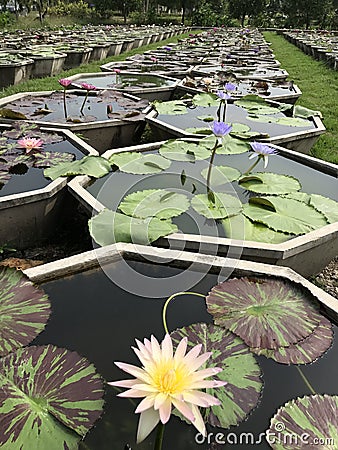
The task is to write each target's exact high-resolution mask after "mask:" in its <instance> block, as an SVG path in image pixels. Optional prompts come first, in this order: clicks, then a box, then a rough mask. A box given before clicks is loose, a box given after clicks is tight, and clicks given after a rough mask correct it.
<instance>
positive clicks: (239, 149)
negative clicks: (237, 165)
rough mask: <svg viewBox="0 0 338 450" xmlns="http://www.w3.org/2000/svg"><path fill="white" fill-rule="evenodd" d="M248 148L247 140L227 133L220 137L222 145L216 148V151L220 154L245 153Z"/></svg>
mask: <svg viewBox="0 0 338 450" xmlns="http://www.w3.org/2000/svg"><path fill="white" fill-rule="evenodd" d="M250 149H251V147H250V144H249V143H248V142H245V141H242V140H241V139H236V138H234V137H232V136H230V135H229V134H228V135H226V136H224V138H223V139H222V146H221V147H218V148H217V150H216V153H218V154H220V155H235V154H240V153H245V152H247V151H249V150H250Z"/></svg>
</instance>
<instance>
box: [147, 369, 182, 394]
mask: <svg viewBox="0 0 338 450" xmlns="http://www.w3.org/2000/svg"><path fill="white" fill-rule="evenodd" d="M182 369H183V368H182V367H181V368H180V367H177V368H175V367H173V365H172V364H170V365H168V364H162V365H160V366H159V367H156V370H155V373H154V378H153V379H154V384H155V386H156V388H157V389H158V391H159V392H162V393H163V394H171V395H172V394H177V393H178V392H182V391H183V390H184V389H185V387H186V385H187V381H188V380H187V374H186V371H185V370H182Z"/></svg>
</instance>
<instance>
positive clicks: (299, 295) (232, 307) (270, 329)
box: [206, 277, 322, 349]
mask: <svg viewBox="0 0 338 450" xmlns="http://www.w3.org/2000/svg"><path fill="white" fill-rule="evenodd" d="M206 301H207V308H208V311H209V313H210V314H211V315H212V316H213V318H214V321H215V323H216V324H217V325H220V326H223V327H225V328H228V329H229V330H230V331H232V332H233V333H235V334H236V335H238V336H240V337H241V338H242V339H243V340H244V342H245V343H246V344H247V345H249V346H250V347H258V348H268V349H278V348H279V347H288V346H290V345H291V344H295V343H298V342H299V341H301V340H303V339H305V338H306V337H308V336H309V335H310V334H311V333H312V332H313V331H314V329H315V328H316V327H317V326H318V325H319V323H320V321H321V319H322V315H321V314H320V313H319V311H318V307H317V304H316V303H315V302H314V301H313V298H312V297H311V296H310V295H306V294H305V293H304V292H303V290H302V289H300V288H299V287H298V286H297V285H296V284H295V283H292V282H288V281H287V280H282V279H278V278H259V279H251V278H244V277H243V278H240V279H237V278H234V279H232V280H228V281H226V282H224V283H221V284H218V285H217V286H215V287H213V288H212V290H211V292H210V293H209V295H208V296H207V298H206Z"/></svg>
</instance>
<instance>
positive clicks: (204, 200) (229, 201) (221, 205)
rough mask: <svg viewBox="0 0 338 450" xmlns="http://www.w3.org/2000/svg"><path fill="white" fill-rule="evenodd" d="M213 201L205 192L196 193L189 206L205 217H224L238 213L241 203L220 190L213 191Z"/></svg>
mask: <svg viewBox="0 0 338 450" xmlns="http://www.w3.org/2000/svg"><path fill="white" fill-rule="evenodd" d="M213 194H214V199H215V202H212V201H211V200H210V199H209V198H208V195H207V194H197V195H195V196H194V197H193V198H192V200H191V206H192V207H193V208H194V210H195V211H196V212H198V213H199V214H201V215H202V216H204V217H206V218H207V219H224V218H225V217H230V216H234V215H236V214H238V213H239V212H241V210H242V203H241V202H240V200H239V199H238V198H237V197H234V196H233V195H229V194H225V193H222V192H214V193H213Z"/></svg>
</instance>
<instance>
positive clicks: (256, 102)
mask: <svg viewBox="0 0 338 450" xmlns="http://www.w3.org/2000/svg"><path fill="white" fill-rule="evenodd" d="M234 103H235V105H237V106H240V107H242V108H245V109H246V110H247V111H248V112H249V114H277V113H279V112H280V110H279V109H278V108H276V107H274V106H270V105H269V104H268V103H267V102H266V101H265V100H264V99H263V98H262V97H259V96H258V95H251V94H250V95H245V96H244V97H242V98H241V99H239V100H236V101H235V102H234Z"/></svg>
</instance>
